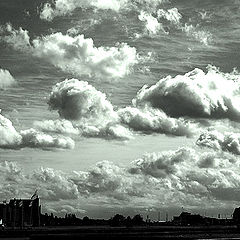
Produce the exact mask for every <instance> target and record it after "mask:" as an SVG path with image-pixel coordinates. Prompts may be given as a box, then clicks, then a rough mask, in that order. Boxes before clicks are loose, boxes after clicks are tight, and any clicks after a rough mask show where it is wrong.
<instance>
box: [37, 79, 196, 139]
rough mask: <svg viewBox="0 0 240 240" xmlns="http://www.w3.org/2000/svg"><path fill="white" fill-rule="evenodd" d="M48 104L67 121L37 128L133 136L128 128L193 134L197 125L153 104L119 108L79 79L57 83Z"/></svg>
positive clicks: (188, 135) (39, 125)
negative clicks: (172, 116)
mask: <svg viewBox="0 0 240 240" xmlns="http://www.w3.org/2000/svg"><path fill="white" fill-rule="evenodd" d="M48 104H49V106H50V108H51V109H53V110H57V111H58V113H59V115H60V117H62V118H63V119H67V120H61V121H45V122H42V123H40V124H39V123H38V124H37V125H38V126H37V127H38V128H39V127H40V129H42V130H43V131H52V132H61V133H76V134H78V133H79V134H80V135H83V136H92V137H110V138H111V137H113V138H121V139H129V138H131V136H132V134H131V132H130V131H129V129H128V128H131V129H133V130H136V131H142V132H158V133H165V134H171V135H175V136H187V137H190V136H192V134H193V133H194V132H195V128H196V127H195V126H194V125H193V124H191V123H189V122H187V121H185V120H183V119H178V120H176V119H174V118H171V117H169V116H167V115H166V114H165V113H164V112H163V111H160V110H158V109H154V108H152V107H149V106H145V107H140V108H136V107H126V108H120V109H119V110H118V111H116V110H115V109H114V107H113V106H112V104H111V103H110V102H109V101H108V100H107V99H106V95H105V94H103V93H102V92H100V91H98V90H96V89H95V88H94V87H93V86H91V85H90V84H88V83H87V82H84V81H79V80H77V79H70V80H68V79H66V80H65V81H63V82H60V83H57V84H56V85H55V86H54V87H53V90H52V92H51V94H50V97H49V101H48ZM69 121H71V122H69ZM126 127H128V128H126Z"/></svg>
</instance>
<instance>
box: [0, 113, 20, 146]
mask: <svg viewBox="0 0 240 240" xmlns="http://www.w3.org/2000/svg"><path fill="white" fill-rule="evenodd" d="M0 113H1V110H0ZM21 141H22V137H21V135H20V134H19V133H18V132H17V131H16V129H15V128H14V126H13V125H12V122H11V121H10V120H9V119H7V118H5V117H4V116H2V115H1V114H0V147H3V148H4V147H6V148H9V147H10V148H15V147H17V146H19V145H20V144H21Z"/></svg>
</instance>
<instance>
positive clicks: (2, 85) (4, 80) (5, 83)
mask: <svg viewBox="0 0 240 240" xmlns="http://www.w3.org/2000/svg"><path fill="white" fill-rule="evenodd" d="M15 83H16V81H15V79H14V78H13V76H12V75H11V73H10V72H9V71H8V70H4V69H1V68H0V89H6V88H8V87H10V86H12V85H14V84H15Z"/></svg>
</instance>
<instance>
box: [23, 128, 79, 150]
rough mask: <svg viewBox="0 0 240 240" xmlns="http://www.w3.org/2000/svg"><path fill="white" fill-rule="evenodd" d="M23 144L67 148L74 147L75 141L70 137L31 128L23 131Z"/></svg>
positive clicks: (34, 146)
mask: <svg viewBox="0 0 240 240" xmlns="http://www.w3.org/2000/svg"><path fill="white" fill-rule="evenodd" d="M20 133H21V136H22V145H23V146H26V147H33V148H66V149H73V148H74V145H75V143H74V141H73V140H72V139H71V138H70V137H64V136H61V137H59V136H51V135H48V134H45V133H42V132H38V131H36V130H35V129H33V128H31V129H28V130H24V131H21V132H20Z"/></svg>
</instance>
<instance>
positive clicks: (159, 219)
mask: <svg viewBox="0 0 240 240" xmlns="http://www.w3.org/2000/svg"><path fill="white" fill-rule="evenodd" d="M160 221H161V215H160V211H159V212H158V222H160Z"/></svg>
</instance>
